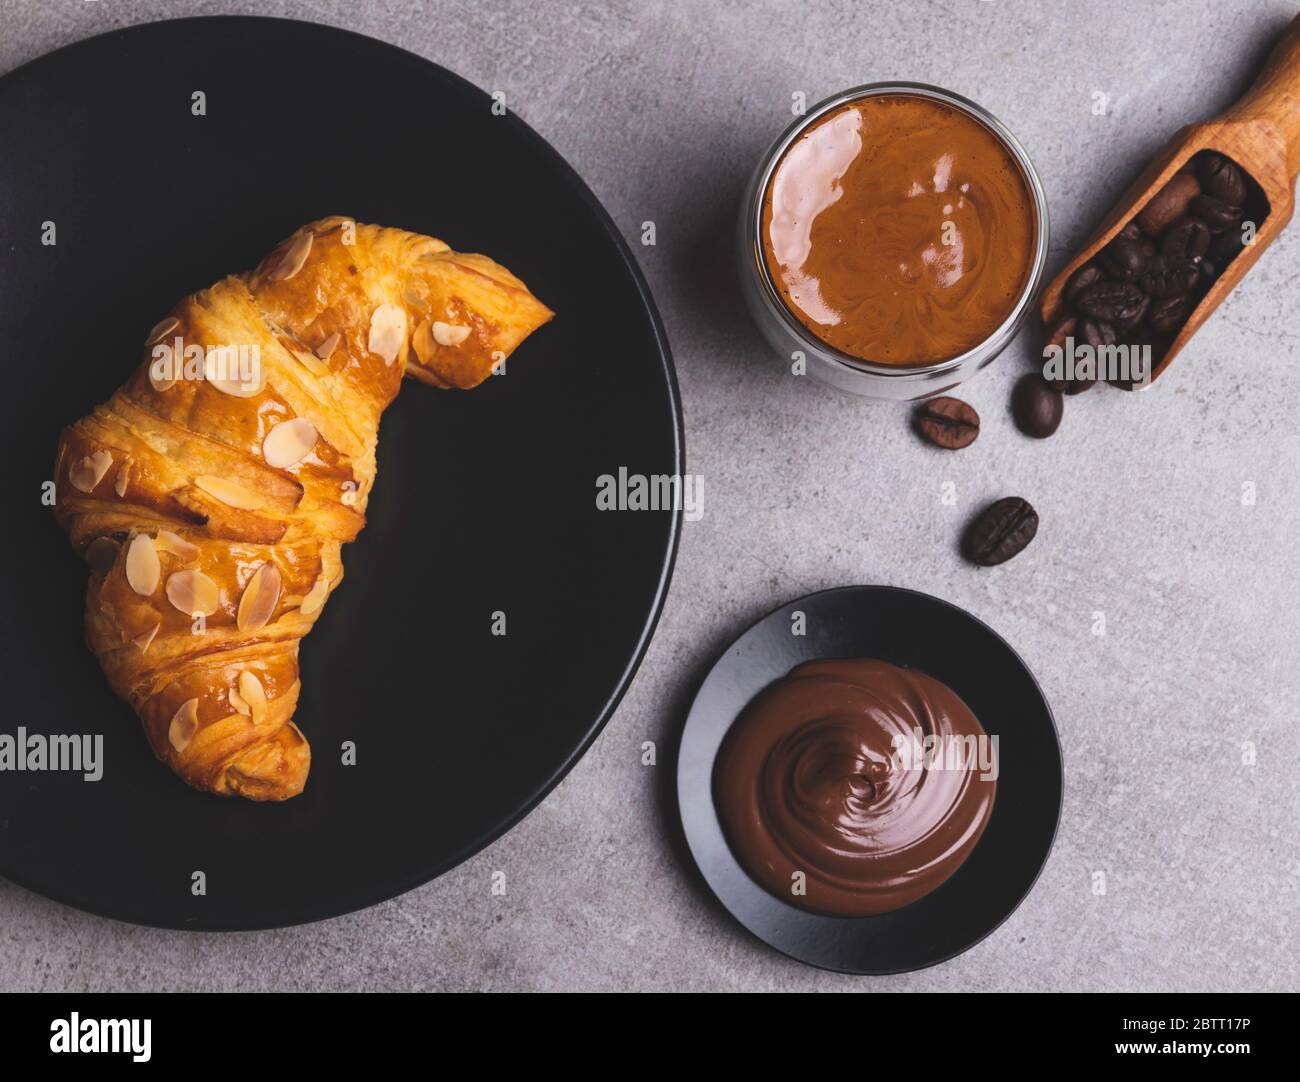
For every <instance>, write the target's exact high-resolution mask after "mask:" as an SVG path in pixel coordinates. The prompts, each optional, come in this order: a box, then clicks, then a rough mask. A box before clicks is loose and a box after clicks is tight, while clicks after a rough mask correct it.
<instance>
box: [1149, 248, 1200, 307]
mask: <svg viewBox="0 0 1300 1082" xmlns="http://www.w3.org/2000/svg"><path fill="white" fill-rule="evenodd" d="M1200 277H1201V271H1200V268H1199V267H1197V265H1196V264H1195V263H1193V262H1192V261H1191V260H1190V259H1182V258H1180V257H1178V256H1168V255H1158V256H1156V257H1155V259H1153V260H1151V262H1150V264H1149V265H1148V266H1147V272H1146V274H1144V275H1143V276H1142V281H1141V282H1140V283H1139V284H1140V285H1141V286H1142V289H1143V290H1144V291H1145V292H1147V293H1149V294H1150V295H1151V296H1152V297H1173V296H1176V295H1177V294H1179V293H1186V292H1187V291H1188V290H1189V289H1191V288H1192V287H1193V286H1194V285H1196V282H1197V280H1198V279H1199V278H1200Z"/></svg>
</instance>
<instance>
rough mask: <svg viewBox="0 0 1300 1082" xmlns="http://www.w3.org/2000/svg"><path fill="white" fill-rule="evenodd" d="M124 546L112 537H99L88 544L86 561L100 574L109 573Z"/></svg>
mask: <svg viewBox="0 0 1300 1082" xmlns="http://www.w3.org/2000/svg"><path fill="white" fill-rule="evenodd" d="M121 551H122V546H121V545H120V544H118V543H117V542H116V541H114V540H113V539H112V538H111V537H97V538H95V540H93V541H92V542H91V543H90V544H89V545H87V546H86V563H88V564H90V566H91V567H93V568H94V569H95V570H96V571H97V572H98V573H99V574H101V575H107V574H108V573H109V571H111V570H112V569H113V565H114V564H115V563H117V554H118V553H119V552H121Z"/></svg>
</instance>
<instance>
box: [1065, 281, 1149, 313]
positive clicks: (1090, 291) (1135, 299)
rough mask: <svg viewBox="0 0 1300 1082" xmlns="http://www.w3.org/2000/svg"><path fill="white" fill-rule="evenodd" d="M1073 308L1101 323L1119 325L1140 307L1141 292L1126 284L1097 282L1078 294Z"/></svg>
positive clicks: (1135, 287)
mask: <svg viewBox="0 0 1300 1082" xmlns="http://www.w3.org/2000/svg"><path fill="white" fill-rule="evenodd" d="M1075 307H1076V308H1077V309H1078V310H1079V311H1080V312H1081V313H1082V314H1083V315H1085V316H1091V317H1092V318H1093V319H1099V320H1101V321H1102V322H1103V323H1119V322H1123V321H1125V320H1128V319H1132V318H1133V315H1134V313H1135V312H1137V311H1138V310H1139V309H1140V308H1141V307H1142V291H1141V290H1140V289H1138V287H1137V286H1135V285H1132V284H1130V283H1127V282H1097V283H1095V284H1093V285H1090V286H1089V287H1088V288H1087V289H1085V290H1083V292H1081V293H1080V294H1079V296H1078V299H1077V300H1076V301H1075Z"/></svg>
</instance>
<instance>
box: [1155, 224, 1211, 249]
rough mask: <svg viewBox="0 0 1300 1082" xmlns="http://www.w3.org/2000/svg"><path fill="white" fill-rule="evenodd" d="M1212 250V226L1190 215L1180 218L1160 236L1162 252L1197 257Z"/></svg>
mask: <svg viewBox="0 0 1300 1082" xmlns="http://www.w3.org/2000/svg"><path fill="white" fill-rule="evenodd" d="M1209 250H1210V227H1209V226H1207V225H1206V224H1205V223H1204V222H1203V221H1201V220H1200V219H1199V218H1193V217H1191V216H1190V215H1189V216H1187V217H1185V218H1179V219H1178V221H1176V222H1174V224H1173V225H1171V226H1170V227H1169V228H1168V229H1166V230H1165V232H1164V235H1163V236H1161V238H1160V254H1161V255H1172V256H1178V257H1180V258H1182V259H1195V258H1196V257H1198V256H1203V255H1205V253H1206V252H1208V251H1209Z"/></svg>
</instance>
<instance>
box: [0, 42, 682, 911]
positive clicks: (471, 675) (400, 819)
mask: <svg viewBox="0 0 1300 1082" xmlns="http://www.w3.org/2000/svg"><path fill="white" fill-rule="evenodd" d="M196 91H202V92H203V93H204V95H206V109H207V112H206V115H205V116H194V115H192V112H191V102H192V100H193V99H192V95H193V94H194V92H196ZM506 104H507V108H510V107H511V106H513V105H515V104H518V103H514V102H510V101H509V100H508V99H507V102H506ZM0 146H3V147H4V148H5V152H4V154H3V155H0V341H3V342H4V343H5V355H6V363H7V365H8V370H9V372H10V379H11V381H12V382H11V384H10V387H9V390H8V393H7V394H5V395H4V396H3V397H2V398H0V403H2V405H0V409H2V410H3V422H2V423H0V441H2V447H3V450H0V460H3V461H4V462H5V464H6V469H7V470H8V483H9V492H10V499H11V501H12V502H13V507H12V512H13V513H12V514H11V515H10V516H9V517H8V519H7V521H6V528H5V530H4V531H3V534H2V535H0V536H3V542H0V543H2V544H3V553H4V565H5V568H6V571H5V574H4V599H3V605H2V606H0V611H2V612H3V617H2V619H3V620H4V622H5V626H4V631H5V635H4V641H5V650H4V652H3V662H2V664H3V670H2V671H3V684H2V685H0V686H3V687H4V688H5V689H6V697H7V704H6V709H5V716H6V717H7V718H8V719H9V720H8V722H6V723H4V724H0V735H3V734H5V733H9V734H11V735H13V734H16V732H17V729H18V727H19V726H25V727H26V729H27V730H28V731H29V732H45V733H88V734H95V733H99V734H102V735H103V738H104V745H105V760H106V766H105V772H104V777H103V780H102V781H99V782H93V783H92V782H86V781H83V780H81V778H80V776H76V777H72V776H68V775H66V774H52V773H16V772H9V773H0V873H2V874H4V875H5V876H8V877H9V878H11V879H13V880H15V881H17V882H18V883H21V884H23V885H24V886H27V887H29V888H31V889H32V890H36V891H39V892H41V893H42V894H46V895H48V896H50V897H52V898H56V899H58V900H60V901H64V902H68V903H70V904H72V905H76V906H79V907H81V908H84V909H88V910H91V911H93V912H96V913H101V914H105V915H108V916H112V917H117V918H120V919H124V920H130V921H137V922H141V923H146V924H154V925H162V926H168V927H185V928H207V929H235V928H241V929H242V928H257V927H268V926H276V925H283V924H290V923H295V922H300V921H307V920H314V919H318V918H321V917H327V916H333V915H336V914H339V913H344V912H348V911H350V910H353V909H357V908H360V907H362V906H366V905H371V904H374V903H375V902H378V901H382V900H383V899H386V898H390V897H392V896H393V895H396V894H399V893H400V892H402V891H405V890H409V889H411V888H412V887H415V886H417V885H419V884H421V883H423V882H425V881H427V880H428V879H430V878H432V877H433V876H436V875H438V874H440V873H441V872H444V871H446V870H447V869H449V868H451V867H452V866H454V865H455V864H457V863H458V862H460V861H462V860H464V859H465V858H466V857H468V856H469V855H470V854H472V853H474V852H475V851H477V850H478V849H480V848H482V847H483V846H484V845H486V844H487V843H488V842H490V841H491V840H493V839H494V838H496V837H497V836H499V835H500V834H502V833H503V832H504V831H505V830H506V829H507V828H509V827H510V826H511V825H512V824H514V823H516V822H517V821H518V820H519V819H520V818H521V817H522V816H523V815H524V814H525V813H526V812H527V811H528V810H529V809H530V808H532V807H533V806H534V805H535V804H536V803H537V802H538V801H539V800H541V798H542V797H543V796H544V795H545V794H546V793H547V792H548V791H549V790H550V789H551V787H552V786H554V785H555V784H556V782H558V781H559V780H560V778H561V777H562V776H563V775H564V774H565V772H566V771H568V770H569V768H570V767H572V766H573V764H574V763H575V762H576V761H577V759H578V757H579V756H580V755H581V754H582V752H583V751H584V750H585V749H586V747H587V746H588V745H589V744H590V743H591V741H592V740H593V739H594V737H595V735H596V733H597V732H598V731H599V730H600V727H601V726H602V725H603V724H604V722H605V721H606V720H607V719H608V718H609V716H610V714H611V713H612V711H613V710H614V707H615V706H616V705H617V703H618V700H619V698H620V697H621V695H622V694H623V691H624V689H625V688H626V687H627V684H628V682H629V680H630V679H631V677H632V674H633V672H634V670H635V668H636V666H637V664H638V662H639V661H640V659H641V656H642V653H643V652H644V649H645V646H646V644H647V642H648V640H649V637H650V634H651V631H652V629H653V627H654V623H655V620H656V619H657V617H658V613H659V609H660V606H661V603H662V601H663V597H664V593H665V590H666V588H667V582H668V576H669V573H670V571H671V567H672V561H673V556H674V553H675V549H676V542H677V536H678V531H679V518H680V516H679V514H677V513H675V512H672V511H663V512H652V511H627V512H610V511H603V512H602V511H598V510H597V509H596V505H595V496H596V485H597V478H598V477H599V476H600V475H602V474H606V473H609V474H617V471H618V469H619V467H621V466H623V467H626V468H627V469H628V470H629V471H631V472H633V473H643V474H647V475H653V474H672V473H679V472H680V471H681V469H682V454H683V451H682V435H681V416H680V408H679V404H678V399H677V390H676V384H675V378H674V374H673V368H672V362H671V359H670V357H669V354H668V348H667V343H666V339H665V337H664V333H663V329H662V327H661V325H660V323H659V319H658V316H657V314H656V312H655V309H654V304H653V302H652V300H651V298H650V295H649V293H648V291H647V288H646V285H645V283H644V281H643V280H642V278H641V275H640V274H639V273H638V271H637V269H636V266H635V264H634V262H633V260H632V257H631V255H630V253H629V252H628V249H627V247H626V245H625V244H624V243H623V241H622V240H621V239H620V237H619V235H618V232H617V231H616V229H615V227H614V226H613V224H612V223H611V222H610V220H609V218H608V216H607V215H606V214H605V212H604V211H603V210H602V209H601V207H600V206H599V204H598V203H597V202H596V200H595V198H594V196H593V195H592V194H591V192H590V191H589V190H588V188H587V187H586V186H585V185H584V184H583V182H582V181H581V180H580V179H579V178H578V176H577V175H576V174H575V173H574V172H573V170H572V169H570V168H569V167H568V166H567V165H566V164H565V163H564V161H563V160H562V159H561V158H560V157H559V155H557V154H556V153H555V152H554V151H553V150H552V149H551V148H550V147H548V146H547V145H546V143H545V142H544V141H543V140H542V139H541V138H540V137H539V136H537V135H536V134H535V133H534V132H533V131H532V130H531V129H530V128H528V127H527V125H525V124H524V123H523V122H522V121H520V120H519V119H518V118H517V117H515V116H514V115H513V113H507V115H505V116H496V115H493V112H492V109H491V99H490V97H489V96H488V94H486V93H484V92H482V91H480V90H477V89H475V88H474V87H472V86H470V85H469V84H468V83H466V82H464V81H463V80H461V79H460V78H458V77H457V76H455V75H452V74H450V73H449V72H447V71H444V70H443V69H441V68H439V67H437V66H436V65H434V64H431V63H428V62H427V61H424V60H422V59H420V58H419V57H416V56H413V55H412V54H410V53H406V52H403V51H402V50H400V49H397V48H394V47H392V46H389V45H385V44H382V43H380V42H377V41H373V40H371V39H369V38H365V37H360V36H358V35H355V34H350V33H345V32H343V31H339V30H334V29H330V28H327V27H322V26H314V25H310V24H307V23H297V22H290V21H284V20H271V19H255V18H213V19H185V20H180V21H176V22H165V23H155V24H152V25H147V26H138V27H134V28H132V29H129V30H125V31H121V32H118V33H112V34H107V35H104V36H103V37H99V38H95V39H93V40H90V41H86V42H82V43H80V44H77V45H74V46H72V47H70V48H67V49H64V50H62V51H60V52H57V53H54V54H51V55H49V56H47V57H44V58H42V59H40V60H38V61H36V62H34V63H32V64H29V65H27V66H26V67H23V68H21V69H19V70H18V71H15V72H13V73H11V74H10V75H8V76H6V77H5V78H4V79H3V80H0ZM329 214H345V215H349V216H352V217H354V218H356V219H357V220H359V221H366V222H378V223H381V224H385V225H396V226H402V227H404V228H407V229H412V230H416V231H419V232H424V233H431V234H433V235H435V236H438V237H441V238H443V239H444V240H446V241H447V242H448V243H449V244H451V245H452V246H453V247H455V248H458V249H461V250H464V251H480V252H484V253H487V254H488V255H491V256H493V257H494V258H496V259H498V260H500V261H501V262H502V263H504V264H505V265H506V266H507V267H509V268H510V269H511V270H513V271H514V272H515V273H517V274H519V275H520V276H521V277H522V278H523V279H524V281H526V282H527V283H528V284H529V286H530V287H531V288H532V289H533V291H534V292H536V293H537V295H538V296H539V297H541V298H542V300H544V301H545V302H546V303H547V304H548V305H550V306H551V307H552V308H553V309H554V310H555V311H556V313H557V316H556V318H555V320H554V321H553V322H552V323H551V324H549V325H548V326H546V327H544V328H543V329H542V330H541V331H539V332H538V333H537V334H535V335H534V336H533V337H532V338H530V339H529V340H528V341H527V342H525V343H524V345H523V346H522V347H521V348H520V349H519V350H518V352H517V353H516V354H515V355H514V356H513V357H512V358H511V360H510V364H509V371H508V374H507V375H506V376H504V377H498V378H493V379H490V380H488V382H487V383H486V384H485V385H484V386H482V387H480V388H478V389H477V390H475V391H473V392H470V393H439V392H437V391H434V390H432V389H430V388H428V387H425V386H424V385H422V384H418V383H415V382H414V381H408V385H407V386H406V387H405V388H404V389H403V390H402V393H401V395H400V396H399V397H398V401H397V403H396V404H395V405H394V406H393V407H392V408H391V409H390V410H389V412H388V413H386V414H385V416H384V421H383V426H382V432H381V438H380V441H379V478H378V482H377V484H376V487H375V490H374V495H373V498H372V500H371V502H370V510H369V525H368V526H367V528H366V529H365V531H364V532H363V533H362V534H361V537H360V539H359V540H358V541H357V542H356V543H355V544H352V545H350V546H348V547H347V549H346V550H345V553H344V560H345V564H346V569H347V578H346V579H345V581H344V583H343V585H342V586H341V587H340V588H339V589H338V591H337V592H336V593H335V595H334V598H333V599H332V600H331V602H330V605H329V607H328V609H327V610H326V612H325V613H324V615H323V617H322V619H321V620H320V622H319V623H318V625H317V627H316V629H315V631H313V633H312V634H311V635H310V636H309V637H308V638H307V639H306V640H305V641H304V642H303V645H302V652H301V661H302V681H303V691H302V700H301V703H300V704H299V708H298V713H297V715H296V717H297V720H298V722H299V724H300V725H301V727H302V729H303V731H304V732H305V733H306V734H307V737H308V739H309V740H310V741H311V743H312V748H313V763H312V772H311V777H310V779H309V780H308V783H307V789H306V792H305V793H304V794H303V795H302V796H300V797H297V798H295V799H293V800H290V801H287V802H286V803H284V804H282V805H273V806H268V805H256V804H251V803H248V802H245V801H242V800H224V799H221V798H219V797H215V796H210V795H206V794H201V793H197V792H193V791H191V790H190V789H188V788H187V787H186V786H185V785H184V784H183V783H182V782H180V781H179V780H178V779H177V778H175V777H174V776H173V775H172V774H171V773H170V772H169V771H168V770H167V769H166V768H165V767H163V766H161V765H160V764H158V763H157V762H155V761H154V759H153V756H152V755H151V754H150V752H149V750H148V746H147V744H146V742H145V740H144V736H143V734H142V733H141V731H140V726H139V723H138V722H137V720H136V719H135V716H134V714H133V713H132V711H131V710H130V709H129V708H128V707H126V706H125V705H123V704H122V703H120V702H118V701H117V700H116V699H115V698H114V697H113V695H112V694H111V693H110V692H109V690H108V688H107V686H106V684H105V682H104V680H103V678H102V676H101V675H100V673H99V669H98V666H97V664H96V663H95V661H94V659H93V658H92V657H91V656H90V654H89V652H88V651H87V650H86V647H85V644H84V639H83V634H82V605H83V601H82V599H83V596H84V592H85V583H86V569H85V566H84V564H82V563H81V561H80V560H79V559H77V557H76V556H75V555H74V554H73V553H72V551H71V548H70V547H69V545H68V542H67V539H66V537H64V536H63V534H62V532H61V531H60V530H59V529H58V528H57V527H56V525H55V524H54V522H53V520H52V517H51V514H50V510H49V508H48V507H44V506H42V505H41V485H42V482H44V481H45V480H46V479H48V478H49V476H50V471H51V469H52V467H53V459H54V451H55V445H56V443H57V440H58V435H59V430H60V429H61V427H62V426H63V425H65V424H68V423H71V422H72V421H75V420H76V419H77V418H78V417H80V416H81V415H83V414H84V413H86V412H87V411H88V410H89V409H91V408H92V407H93V406H94V405H95V404H96V403H98V402H101V401H103V400H104V399H106V398H107V397H108V396H109V394H111V393H112V391H113V390H114V389H115V388H116V387H117V386H118V385H119V384H120V383H121V382H123V381H124V380H125V379H126V377H127V375H128V374H129V372H130V369H131V367H132V366H133V365H134V364H135V360H136V358H137V357H138V355H139V352H140V343H141V342H142V341H143V336H144V335H145V334H146V333H147V332H148V329H149V327H150V326H151V325H152V324H153V323H154V322H155V321H156V320H157V319H158V318H159V317H160V315H161V313H163V312H165V311H166V310H167V308H168V307H169V306H170V305H171V304H172V303H173V302H174V301H175V300H176V299H177V298H179V297H181V296H183V295H184V294H186V293H188V292H190V291H192V290H195V289H199V288H202V287H204V286H206V285H208V284H210V283H211V282H213V281H215V280H216V279H217V278H219V277H220V276H221V275H223V274H226V273H229V272H232V271H238V270H242V269H246V268H248V267H251V266H253V265H254V264H256V262H257V261H258V259H260V258H261V256H262V255H263V253H265V252H266V251H267V250H268V248H269V247H270V246H271V245H272V244H274V243H275V242H276V241H277V240H279V239H280V238H282V237H284V236H286V235H287V234H288V233H290V232H291V231H292V230H294V229H295V228H297V227H298V226H299V225H301V224H303V223H304V222H308V221H311V220H312V219H314V218H318V217H321V216H324V215H329ZM46 221H52V222H54V223H55V228H56V230H57V232H56V238H57V244H56V245H54V246H45V245H43V244H42V243H41V240H42V223H43V222H46ZM496 612H503V613H505V616H506V632H507V633H506V635H505V636H504V637H502V636H496V635H493V634H492V621H493V614H494V613H496ZM344 741H355V743H356V749H357V750H356V765H355V766H346V765H343V763H342V762H341V758H342V756H341V752H340V748H341V746H342V744H343V742H344ZM196 871H202V872H204V873H205V876H206V883H207V893H206V895H204V896H195V895H194V894H192V893H191V877H192V874H193V873H194V872H196Z"/></svg>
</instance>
